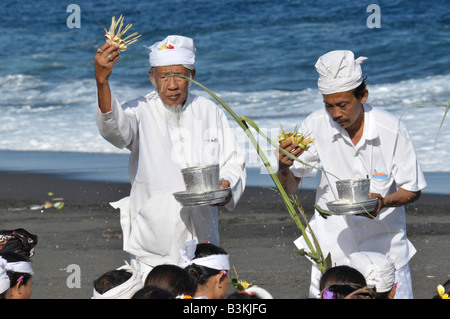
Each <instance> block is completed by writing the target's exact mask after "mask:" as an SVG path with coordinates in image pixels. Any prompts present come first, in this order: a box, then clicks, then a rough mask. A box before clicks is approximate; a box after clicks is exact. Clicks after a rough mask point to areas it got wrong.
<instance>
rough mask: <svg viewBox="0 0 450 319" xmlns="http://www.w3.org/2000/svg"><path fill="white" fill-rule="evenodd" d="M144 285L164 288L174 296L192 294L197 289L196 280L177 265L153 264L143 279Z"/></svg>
mask: <svg viewBox="0 0 450 319" xmlns="http://www.w3.org/2000/svg"><path fill="white" fill-rule="evenodd" d="M145 286H155V287H158V288H162V289H165V290H167V291H169V292H171V293H172V294H174V295H175V296H178V295H182V294H187V295H189V296H193V295H194V294H195V291H196V290H197V282H196V281H195V279H194V278H193V277H192V276H191V275H190V274H189V272H188V271H187V270H186V269H183V268H181V267H179V266H177V265H158V266H155V267H154V268H153V269H152V270H151V271H150V272H149V273H148V275H147V278H146V279H145Z"/></svg>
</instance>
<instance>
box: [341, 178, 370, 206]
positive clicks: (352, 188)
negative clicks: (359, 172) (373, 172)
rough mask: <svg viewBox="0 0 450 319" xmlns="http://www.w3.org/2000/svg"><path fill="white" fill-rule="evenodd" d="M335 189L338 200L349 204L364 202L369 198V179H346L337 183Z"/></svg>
mask: <svg viewBox="0 0 450 319" xmlns="http://www.w3.org/2000/svg"><path fill="white" fill-rule="evenodd" d="M336 187H337V191H338V195H339V199H340V200H344V201H349V202H350V203H357V202H364V201H367V199H368V198H369V192H370V179H368V178H364V179H347V180H343V181H337V182H336Z"/></svg>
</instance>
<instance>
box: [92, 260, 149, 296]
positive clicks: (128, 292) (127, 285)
mask: <svg viewBox="0 0 450 319" xmlns="http://www.w3.org/2000/svg"><path fill="white" fill-rule="evenodd" d="M120 269H125V270H127V271H128V272H130V273H131V274H132V275H131V277H130V279H128V280H127V281H125V282H124V283H123V284H120V285H119V286H116V287H114V288H112V289H110V290H108V291H106V292H105V293H103V294H100V293H98V292H97V291H96V290H95V288H94V289H93V295H92V299H131V297H133V295H134V294H135V293H136V292H137V291H138V290H139V289H141V288H142V287H143V286H144V283H143V282H142V279H141V275H140V273H139V272H138V271H137V270H136V269H134V268H133V267H131V266H130V265H129V264H128V263H126V264H125V265H124V266H122V267H119V268H118V270H120Z"/></svg>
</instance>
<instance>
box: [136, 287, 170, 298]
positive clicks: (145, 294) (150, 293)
mask: <svg viewBox="0 0 450 319" xmlns="http://www.w3.org/2000/svg"><path fill="white" fill-rule="evenodd" d="M174 298H175V296H174V295H173V294H172V293H170V292H169V291H167V290H165V289H162V288H159V287H155V286H145V287H143V288H141V289H139V290H138V291H136V293H135V294H134V295H133V297H131V299H174Z"/></svg>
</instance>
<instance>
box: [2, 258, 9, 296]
mask: <svg viewBox="0 0 450 319" xmlns="http://www.w3.org/2000/svg"><path fill="white" fill-rule="evenodd" d="M5 268H6V260H4V259H3V258H2V257H0V294H2V293H4V292H5V291H6V290H8V288H9V286H10V281H9V277H8V274H7V273H6V269H5Z"/></svg>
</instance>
